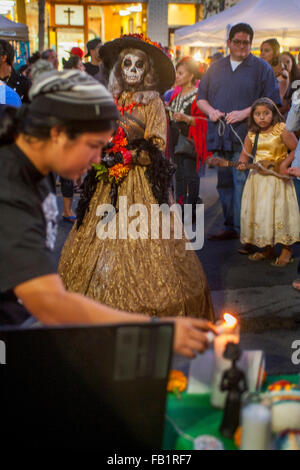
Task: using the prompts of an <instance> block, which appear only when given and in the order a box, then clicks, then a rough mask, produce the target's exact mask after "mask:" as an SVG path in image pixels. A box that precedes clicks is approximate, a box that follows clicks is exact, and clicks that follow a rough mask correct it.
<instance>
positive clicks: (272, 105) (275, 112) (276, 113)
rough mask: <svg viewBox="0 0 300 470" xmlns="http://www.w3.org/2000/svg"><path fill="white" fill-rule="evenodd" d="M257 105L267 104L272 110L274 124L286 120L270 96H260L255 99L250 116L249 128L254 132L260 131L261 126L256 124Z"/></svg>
mask: <svg viewBox="0 0 300 470" xmlns="http://www.w3.org/2000/svg"><path fill="white" fill-rule="evenodd" d="M257 106H266V107H267V108H268V109H269V110H270V111H272V115H273V119H272V123H271V124H272V126H274V125H275V124H277V123H278V122H284V117H283V116H282V114H281V113H280V111H279V109H278V107H277V106H276V104H275V103H274V101H272V100H271V99H270V98H259V99H258V100H256V101H254V103H253V105H252V107H251V111H250V116H249V122H248V125H249V130H250V131H252V132H260V130H261V129H260V127H259V126H258V125H257V124H256V122H255V121H254V112H255V110H256V108H257Z"/></svg>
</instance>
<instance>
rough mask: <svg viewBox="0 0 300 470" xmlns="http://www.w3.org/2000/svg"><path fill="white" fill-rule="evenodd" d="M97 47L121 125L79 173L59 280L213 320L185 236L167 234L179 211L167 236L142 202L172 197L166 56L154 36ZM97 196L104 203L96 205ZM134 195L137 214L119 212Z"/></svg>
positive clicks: (133, 306)
mask: <svg viewBox="0 0 300 470" xmlns="http://www.w3.org/2000/svg"><path fill="white" fill-rule="evenodd" d="M100 55H101V58H102V61H103V63H104V65H105V66H106V67H107V69H108V70H110V79H109V89H110V91H111V92H112V94H113V96H114V98H115V102H116V104H117V106H118V108H119V111H120V114H121V116H120V120H119V126H120V127H119V129H118V131H117V133H116V135H115V137H114V139H113V142H112V143H111V145H110V146H109V147H108V148H107V150H106V153H105V154H104V155H103V156H102V161H101V165H99V166H97V168H94V169H93V170H91V171H90V172H89V174H88V176H87V178H86V180H85V182H84V192H83V195H82V197H81V200H80V202H79V206H78V212H77V224H76V227H74V228H73V229H72V231H71V233H70V236H69V238H68V240H67V242H66V244H65V246H64V249H63V252H62V256H61V260H60V264H59V272H60V274H61V276H62V279H63V281H64V284H65V286H66V288H67V289H68V290H71V291H75V292H80V293H82V294H85V295H87V296H89V297H91V298H94V299H101V302H102V303H104V304H107V305H110V306H114V307H118V308H123V309H126V310H127V311H130V312H142V313H145V314H149V315H154V316H158V317H162V316H165V315H168V316H186V315H189V316H193V317H202V318H207V319H210V320H213V318H214V316H213V308H212V302H211V297H210V293H209V288H208V284H207V280H206V276H205V274H204V272H203V269H202V266H201V264H200V262H199V260H198V257H197V256H196V254H195V253H194V251H190V250H186V243H187V240H186V239H185V238H184V236H183V237H182V239H175V236H174V222H175V219H176V222H177V224H178V223H179V224H180V226H181V222H180V217H179V215H178V214H177V213H176V214H172V216H171V224H170V225H171V230H170V237H169V239H164V238H163V237H162V236H161V233H162V232H161V227H160V226H159V223H158V226H156V225H155V221H154V219H153V217H152V211H151V209H153V205H157V204H163V203H165V204H169V203H170V202H172V201H171V193H170V187H171V181H172V176H173V174H174V168H173V165H172V163H171V162H170V161H169V160H167V159H166V158H165V157H164V155H163V152H164V151H165V147H166V134H167V119H166V113H165V109H164V105H163V102H162V100H161V98H160V94H162V93H163V92H164V91H165V90H166V89H169V88H170V86H171V85H172V84H173V83H174V81H175V71H174V67H173V65H172V62H171V60H170V59H169V57H168V56H167V55H166V53H165V52H164V50H163V49H162V47H161V46H160V45H158V44H155V43H152V42H151V41H150V40H149V39H148V38H144V37H143V36H141V35H129V36H123V37H122V38H119V39H116V40H114V41H111V42H110V43H106V44H105V45H104V46H103V47H102V48H101V51H100ZM125 196H126V198H125ZM103 204H111V205H112V206H113V207H112V206H110V209H106V210H107V211H108V212H105V211H102V212H101V207H103V206H102V205H103ZM134 204H139V208H138V209H137V210H138V211H140V212H139V214H140V215H139V217H138V218H135V219H134V220H132V217H130V216H128V213H129V214H130V211H132V210H133V205H134ZM141 205H142V206H143V207H142V208H141ZM135 210H136V207H135ZM145 210H146V222H145V216H144V214H145V212H144V211H145ZM100 212H101V214H100ZM132 214H133V215H138V214H137V213H136V212H132ZM141 214H143V215H142V216H141ZM101 215H102V217H101ZM153 225H155V227H156V229H157V235H153ZM177 226H178V225H177ZM113 227H115V228H116V231H115V234H114V233H112V232H110V235H108V234H107V233H106V234H105V231H106V232H107V230H110V229H112V230H113V232H114V229H113ZM133 232H135V233H133Z"/></svg>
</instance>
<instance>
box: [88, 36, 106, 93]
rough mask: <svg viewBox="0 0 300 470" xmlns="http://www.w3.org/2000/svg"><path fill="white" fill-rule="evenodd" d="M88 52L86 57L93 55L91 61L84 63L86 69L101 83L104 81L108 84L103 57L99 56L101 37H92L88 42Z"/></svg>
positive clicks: (103, 83) (104, 83)
mask: <svg viewBox="0 0 300 470" xmlns="http://www.w3.org/2000/svg"><path fill="white" fill-rule="evenodd" d="M86 47H87V54H86V55H85V57H91V61H90V62H86V63H85V64H84V67H85V71H86V73H88V74H89V75H91V76H92V77H93V78H94V79H95V80H98V82H99V83H102V85H104V86H105V87H107V85H108V79H107V76H106V74H105V71H104V67H103V65H102V62H101V59H100V57H99V50H100V47H101V39H99V38H96V39H91V40H90V41H88V42H87V45H86Z"/></svg>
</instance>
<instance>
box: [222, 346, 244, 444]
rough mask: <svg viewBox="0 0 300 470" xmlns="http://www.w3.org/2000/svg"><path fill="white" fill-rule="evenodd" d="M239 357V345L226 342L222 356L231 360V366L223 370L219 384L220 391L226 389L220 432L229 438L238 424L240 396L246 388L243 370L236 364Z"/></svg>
mask: <svg viewBox="0 0 300 470" xmlns="http://www.w3.org/2000/svg"><path fill="white" fill-rule="evenodd" d="M240 357H241V351H240V348H239V345H238V344H235V343H227V345H226V348H225V351H224V358H225V359H229V360H231V361H232V366H231V367H230V369H228V370H226V371H225V372H224V374H223V377H222V381H221V386H220V388H221V390H222V392H225V391H228V393H227V398H226V404H225V410H224V415H223V421H222V424H221V426H220V433H221V434H222V436H223V437H226V438H229V439H232V438H233V436H234V433H235V431H236V429H237V427H238V425H239V422H240V409H241V396H242V394H243V393H244V392H245V391H246V390H247V388H248V387H247V381H246V377H245V374H244V372H243V371H242V370H240V369H238V367H237V366H236V362H237V361H238V360H239V358H240Z"/></svg>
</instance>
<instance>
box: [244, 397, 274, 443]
mask: <svg viewBox="0 0 300 470" xmlns="http://www.w3.org/2000/svg"><path fill="white" fill-rule="evenodd" d="M270 444H271V410H270V409H269V408H267V407H266V406H264V405H263V404H259V403H251V404H249V405H247V406H245V407H244V408H243V411H242V443H241V450H270Z"/></svg>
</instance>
